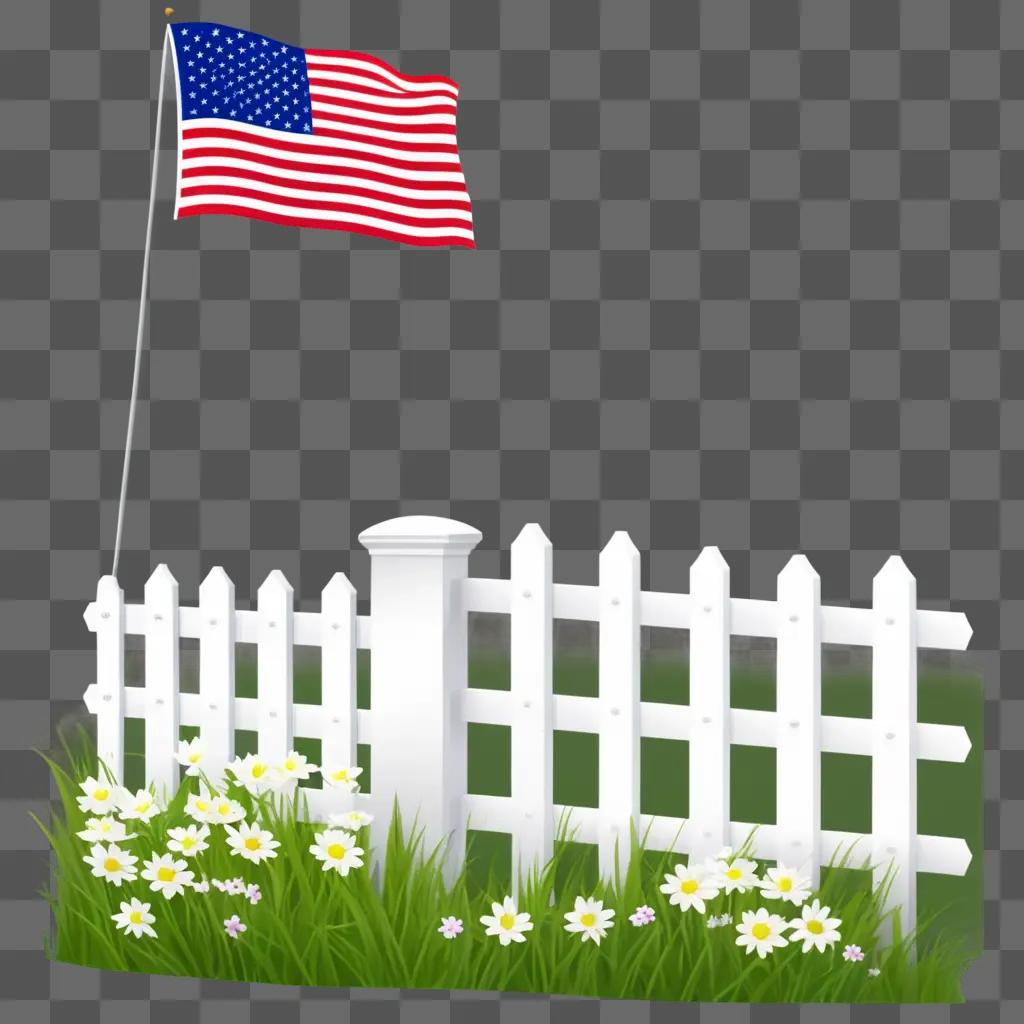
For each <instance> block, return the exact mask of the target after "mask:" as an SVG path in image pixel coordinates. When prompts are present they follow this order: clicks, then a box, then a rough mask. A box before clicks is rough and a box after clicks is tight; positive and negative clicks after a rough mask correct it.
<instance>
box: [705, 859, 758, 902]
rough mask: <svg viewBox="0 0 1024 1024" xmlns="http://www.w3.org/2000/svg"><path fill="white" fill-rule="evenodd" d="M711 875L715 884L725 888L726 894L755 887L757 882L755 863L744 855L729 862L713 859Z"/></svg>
mask: <svg viewBox="0 0 1024 1024" xmlns="http://www.w3.org/2000/svg"><path fill="white" fill-rule="evenodd" d="M711 877H712V879H713V880H714V884H715V885H717V886H718V887H719V888H720V889H724V890H725V894H726V895H727V896H728V895H730V894H731V893H734V892H746V891H747V890H748V889H755V888H757V885H758V882H759V879H758V877H757V864H756V863H755V862H754V861H752V860H747V859H746V858H745V857H737V858H736V859H735V860H734V861H733V862H732V863H731V864H730V863H729V862H728V861H727V860H716V861H714V862H713V865H712V870H711Z"/></svg>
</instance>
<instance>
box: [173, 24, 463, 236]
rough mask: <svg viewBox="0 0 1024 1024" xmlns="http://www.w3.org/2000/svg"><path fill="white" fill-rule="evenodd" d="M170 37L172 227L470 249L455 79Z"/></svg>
mask: <svg viewBox="0 0 1024 1024" xmlns="http://www.w3.org/2000/svg"><path fill="white" fill-rule="evenodd" d="M170 30H171V43H172V46H171V51H172V54H173V58H174V68H175V78H176V80H177V86H178V183H177V192H176V198H175V210H174V216H175V218H178V217H191V216H195V215H197V214H202V213H221V214H235V215H238V216H242V217H255V218H258V219H260V220H268V221H273V222H275V223H278V224H293V225H298V226H299V227H317V228H335V229H339V230H342V231H358V232H361V233H363V234H368V235H377V236H379V237H381V238H389V239H392V240H394V241H396V242H406V243H409V244H412V245H458V246H467V247H469V248H474V247H475V246H474V241H473V213H472V207H471V205H470V201H469V193H468V192H467V190H466V179H465V177H464V176H463V173H462V167H461V165H460V163H459V151H458V145H457V143H456V138H455V110H456V104H457V100H458V95H459V87H458V86H457V85H456V84H455V82H453V81H452V80H451V79H449V78H444V77H442V76H440V75H429V76H419V77H410V76H409V75H403V74H401V72H399V71H396V70H395V69H394V68H393V67H391V66H390V65H389V64H387V63H385V62H384V61H382V60H379V59H378V58H376V57H371V56H368V55H367V54H364V53H355V52H352V51H348V50H303V49H300V48H299V47H296V46H288V45H286V44H284V43H281V42H278V41H277V40H274V39H270V38H268V37H267V36H262V35H258V34H257V33H255V32H246V31H244V30H243V29H238V28H230V27H228V26H227V25H217V24H213V23H210V22H184V23H179V24H176V25H172V26H171V29H170Z"/></svg>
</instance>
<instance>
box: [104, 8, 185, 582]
mask: <svg viewBox="0 0 1024 1024" xmlns="http://www.w3.org/2000/svg"><path fill="white" fill-rule="evenodd" d="M167 31H168V33H169V32H170V29H169V28H168V30H167ZM167 50H168V39H167V35H164V45H163V50H162V53H161V56H160V84H159V86H158V88H157V100H156V139H155V141H154V143H153V174H152V178H151V180H150V184H149V216H148V219H147V221H146V248H145V252H144V254H143V257H142V288H141V290H140V293H139V322H138V328H137V330H136V334H135V369H134V372H133V375H132V396H131V399H130V401H129V403H128V431H127V436H126V438H125V442H124V463H123V465H122V467H121V495H120V498H119V499H118V503H117V533H116V534H115V535H114V561H113V567H112V568H111V570H110V574H111V575H112V576H113V577H114V579H117V564H118V562H119V560H120V557H121V533H122V530H123V528H124V508H125V502H126V499H127V496H128V469H129V466H130V465H131V458H132V438H133V436H134V433H135V407H136V405H137V404H138V397H139V369H140V366H141V364H142V339H143V337H144V335H145V333H146V310H147V307H148V301H147V299H148V292H149V256H150V251H151V250H152V247H153V210H154V207H155V206H156V184H157V176H158V174H159V171H160V131H161V127H162V124H163V114H164V81H165V79H166V78H167Z"/></svg>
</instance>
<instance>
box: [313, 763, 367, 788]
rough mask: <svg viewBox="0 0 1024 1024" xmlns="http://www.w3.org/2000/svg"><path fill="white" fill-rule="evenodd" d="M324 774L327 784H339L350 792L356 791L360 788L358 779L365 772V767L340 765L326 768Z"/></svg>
mask: <svg viewBox="0 0 1024 1024" xmlns="http://www.w3.org/2000/svg"><path fill="white" fill-rule="evenodd" d="M322 774H323V777H324V783H325V784H326V785H328V786H338V787H339V788H340V789H344V790H346V791H347V792H349V793H354V792H356V790H358V789H359V784H358V783H357V782H356V779H358V778H359V776H360V775H362V774H363V769H362V768H359V767H356V766H353V767H351V768H346V767H344V766H340V765H339V766H335V767H333V768H324V769H323V770H322Z"/></svg>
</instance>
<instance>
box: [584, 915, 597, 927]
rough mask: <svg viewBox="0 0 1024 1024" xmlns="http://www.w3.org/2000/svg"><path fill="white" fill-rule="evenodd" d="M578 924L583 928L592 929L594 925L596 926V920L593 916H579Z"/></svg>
mask: <svg viewBox="0 0 1024 1024" xmlns="http://www.w3.org/2000/svg"><path fill="white" fill-rule="evenodd" d="M580 924H581V925H583V927H584V928H593V927H594V925H595V924H597V918H596V917H595V916H594V915H593V914H581V915H580Z"/></svg>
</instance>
